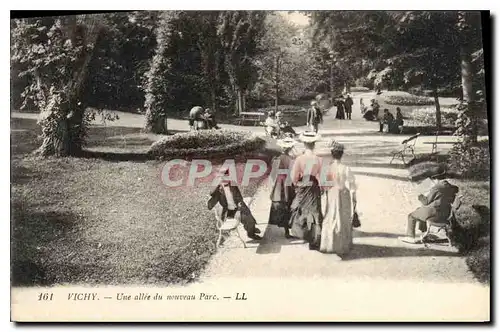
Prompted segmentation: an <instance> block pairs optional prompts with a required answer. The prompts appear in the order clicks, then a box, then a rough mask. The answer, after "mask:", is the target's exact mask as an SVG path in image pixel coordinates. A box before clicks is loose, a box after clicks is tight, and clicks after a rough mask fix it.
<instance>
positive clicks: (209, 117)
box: [203, 108, 220, 129]
mask: <svg viewBox="0 0 500 332" xmlns="http://www.w3.org/2000/svg"><path fill="white" fill-rule="evenodd" d="M203 118H204V119H205V122H206V126H207V128H208V129H212V128H215V129H220V127H219V126H218V125H217V122H216V121H215V116H214V112H213V111H212V110H211V109H210V108H206V109H205V113H204V114H203Z"/></svg>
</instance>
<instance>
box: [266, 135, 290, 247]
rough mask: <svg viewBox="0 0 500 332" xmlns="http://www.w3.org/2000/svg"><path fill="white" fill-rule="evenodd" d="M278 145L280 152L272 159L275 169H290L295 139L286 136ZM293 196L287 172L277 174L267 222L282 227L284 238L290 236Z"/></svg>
mask: <svg viewBox="0 0 500 332" xmlns="http://www.w3.org/2000/svg"><path fill="white" fill-rule="evenodd" d="M278 145H279V146H280V147H281V148H282V154H281V155H280V156H279V157H277V158H276V159H275V160H274V163H273V166H274V165H277V167H278V168H277V169H280V170H290V169H291V166H292V163H293V157H292V156H291V152H292V149H293V146H294V145H295V140H293V139H292V138H288V137H287V138H285V139H282V140H279V141H278ZM274 167H276V166H274ZM280 172H282V171H280ZM294 196H295V189H294V186H293V184H292V181H291V178H290V177H289V174H277V176H276V180H275V181H274V186H273V189H272V190H271V201H272V203H271V211H270V212H269V224H271V225H276V226H278V227H283V228H284V229H285V237H286V238H290V237H291V236H290V231H289V228H288V223H289V222H290V205H291V204H292V201H293V198H294Z"/></svg>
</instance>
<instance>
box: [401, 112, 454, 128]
mask: <svg viewBox="0 0 500 332" xmlns="http://www.w3.org/2000/svg"><path fill="white" fill-rule="evenodd" d="M410 117H411V119H412V120H414V121H416V122H418V123H420V124H423V125H430V126H435V125H436V108H434V107H426V108H418V109H415V110H413V111H412V112H411V116H410ZM457 117H458V111H457V110H456V109H455V108H441V124H442V125H443V126H447V127H448V126H449V127H455V122H456V121H457Z"/></svg>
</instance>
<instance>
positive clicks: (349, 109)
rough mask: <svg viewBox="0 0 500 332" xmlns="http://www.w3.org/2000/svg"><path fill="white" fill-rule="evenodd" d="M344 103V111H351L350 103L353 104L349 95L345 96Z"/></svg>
mask: <svg viewBox="0 0 500 332" xmlns="http://www.w3.org/2000/svg"><path fill="white" fill-rule="evenodd" d="M344 104H345V111H346V112H347V113H351V112H352V104H354V102H353V101H352V98H351V97H347V98H346V99H345V102H344Z"/></svg>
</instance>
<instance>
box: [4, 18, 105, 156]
mask: <svg viewBox="0 0 500 332" xmlns="http://www.w3.org/2000/svg"><path fill="white" fill-rule="evenodd" d="M102 28H103V24H102V16H101V15H96V14H89V15H77V16H66V17H56V18H44V19H36V20H26V19H24V20H17V21H16V22H15V26H14V28H13V31H12V34H13V41H14V43H13V45H12V51H13V52H12V53H13V60H14V61H18V62H20V63H23V64H24V65H25V70H24V71H22V72H21V73H20V75H29V76H30V77H31V78H32V79H31V84H30V85H29V86H28V87H26V93H25V97H26V98H31V99H32V100H33V101H34V104H35V106H36V107H37V108H38V109H39V110H40V111H41V113H40V118H39V124H40V125H41V127H42V138H43V143H42V145H41V146H40V148H39V149H38V150H37V153H38V154H40V155H42V156H48V155H56V156H69V155H78V154H79V153H80V152H81V150H82V147H83V143H84V137H85V133H86V131H85V129H86V126H85V123H84V122H85V113H84V112H85V109H86V107H87V105H88V101H87V100H86V99H85V98H82V97H83V94H84V91H85V85H86V82H87V79H88V71H89V63H90V60H91V58H92V55H93V53H94V47H95V44H96V42H97V40H98V37H99V35H100V32H101V30H102Z"/></svg>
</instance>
